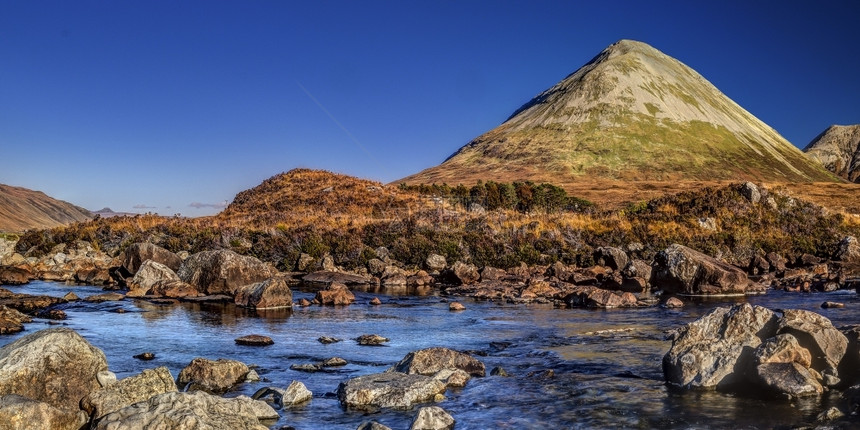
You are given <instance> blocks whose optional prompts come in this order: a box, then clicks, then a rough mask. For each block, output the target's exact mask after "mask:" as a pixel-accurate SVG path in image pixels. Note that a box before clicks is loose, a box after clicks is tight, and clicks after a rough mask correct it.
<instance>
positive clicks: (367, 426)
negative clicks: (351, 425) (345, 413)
mask: <svg viewBox="0 0 860 430" xmlns="http://www.w3.org/2000/svg"><path fill="white" fill-rule="evenodd" d="M355 430H391V427H388V426H386V425H383V424H380V423H378V422H376V421H364V422H362V423H361V424H359V425H358V427H356V428H355Z"/></svg>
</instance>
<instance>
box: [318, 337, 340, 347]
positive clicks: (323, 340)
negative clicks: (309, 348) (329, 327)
mask: <svg viewBox="0 0 860 430" xmlns="http://www.w3.org/2000/svg"><path fill="white" fill-rule="evenodd" d="M342 340H343V339H338V338H336V337H328V336H320V337H319V338H318V339H317V341H318V342H319V343H321V344H323V345H328V344H330V343H337V342H340V341H342Z"/></svg>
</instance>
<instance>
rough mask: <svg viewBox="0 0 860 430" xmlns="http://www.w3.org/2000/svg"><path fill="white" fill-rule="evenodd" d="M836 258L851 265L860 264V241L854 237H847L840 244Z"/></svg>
mask: <svg viewBox="0 0 860 430" xmlns="http://www.w3.org/2000/svg"><path fill="white" fill-rule="evenodd" d="M834 258H835V259H837V260H840V261H844V262H849V263H860V241H858V240H857V238H856V237H854V236H846V237H845V238H844V239H842V240H841V241H840V242H839V249H838V250H837V251H836V254H835V255H834Z"/></svg>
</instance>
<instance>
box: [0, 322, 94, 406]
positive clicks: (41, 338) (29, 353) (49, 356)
mask: <svg viewBox="0 0 860 430" xmlns="http://www.w3.org/2000/svg"><path fill="white" fill-rule="evenodd" d="M105 370H107V360H106V359H105V355H104V353H103V352H102V351H101V350H99V349H98V348H96V347H94V346H92V345H91V344H90V343H89V342H87V340H86V339H84V338H83V337H81V336H80V335H79V334H77V333H75V332H74V331H73V330H71V329H67V328H54V329H47V330H41V331H38V332H36V333H33V334H30V335H27V336H24V337H22V338H20V339H18V340H16V341H14V342H12V343H10V344H8V345H6V346H4V347H3V348H0V394H18V395H21V396H24V397H28V398H30V399H32V400H36V401H40V402H45V403H47V404H49V405H51V406H54V407H58V408H61V409H67V410H73V411H76V410H78V409H79V403H80V401H81V398H83V397H85V396H87V395H88V394H89V393H90V392H92V391H94V390H96V389H98V388H99V383H98V380H97V378H96V375H97V374H98V373H99V372H101V371H105Z"/></svg>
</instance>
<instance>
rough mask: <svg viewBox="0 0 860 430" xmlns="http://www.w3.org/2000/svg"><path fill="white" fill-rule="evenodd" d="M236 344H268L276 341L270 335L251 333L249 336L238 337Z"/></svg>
mask: <svg viewBox="0 0 860 430" xmlns="http://www.w3.org/2000/svg"><path fill="white" fill-rule="evenodd" d="M236 344H237V345H245V346H268V345H274V344H275V341H273V340H272V338H270V337H269V336H263V335H259V334H249V335H247V336H242V337H239V338H236Z"/></svg>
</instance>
